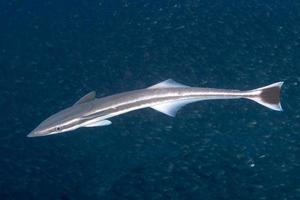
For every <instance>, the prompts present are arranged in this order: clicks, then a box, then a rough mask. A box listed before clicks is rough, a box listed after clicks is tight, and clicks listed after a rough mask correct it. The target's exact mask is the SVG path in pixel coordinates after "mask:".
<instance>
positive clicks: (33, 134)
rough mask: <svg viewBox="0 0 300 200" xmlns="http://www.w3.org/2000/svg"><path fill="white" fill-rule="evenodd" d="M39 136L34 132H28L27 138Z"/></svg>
mask: <svg viewBox="0 0 300 200" xmlns="http://www.w3.org/2000/svg"><path fill="white" fill-rule="evenodd" d="M38 136H40V135H38V134H36V133H35V132H34V131H32V132H30V133H29V134H28V135H27V137H38Z"/></svg>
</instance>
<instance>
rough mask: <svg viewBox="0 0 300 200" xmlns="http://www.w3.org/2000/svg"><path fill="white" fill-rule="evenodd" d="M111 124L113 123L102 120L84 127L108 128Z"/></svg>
mask: <svg viewBox="0 0 300 200" xmlns="http://www.w3.org/2000/svg"><path fill="white" fill-rule="evenodd" d="M110 124H111V121H109V120H102V121H96V122H91V123H88V124H86V125H84V127H97V126H108V125H110Z"/></svg>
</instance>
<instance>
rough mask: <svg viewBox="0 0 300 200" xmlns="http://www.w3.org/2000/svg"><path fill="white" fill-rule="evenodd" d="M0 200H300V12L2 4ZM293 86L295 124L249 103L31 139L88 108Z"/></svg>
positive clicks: (261, 4) (232, 1) (289, 98)
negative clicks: (112, 100)
mask: <svg viewBox="0 0 300 200" xmlns="http://www.w3.org/2000/svg"><path fill="white" fill-rule="evenodd" d="M0 11H1V12H0V28H1V29H0V70H1V71H0V88H1V89H0V108H1V109H0V110H1V117H0V199H62V200H69V199H174V200H175V199H197V200H198V199H207V200H213V199H218V200H219V199H224V200H225V199H226V200H227V199H228V200H229V199H230V200H232V199H260V200H265V199H280V200H292V199H300V156H299V155H300V149H299V148H300V142H299V141H300V132H299V131H300V129H299V128H300V122H299V120H300V113H299V111H300V107H299V100H300V96H299V92H300V90H299V84H300V3H299V1H295V0H285V1H279V0H275V1H274V0H273V1H261V0H255V1H251V0H250V1H249V0H225V1H215V0H191V1H189V0H186V1H185V0H183V1H175V0H168V1H164V0H162V1H153V0H152V1H150V0H141V1H139V0H123V1H113V0H111V1H109V0H106V1H103V0H98V1H79V0H73V1H61V0H59V1H58V0H52V1H49V0H48V1H40V0H31V1H17V0H9V1H5V0H2V1H1V2H0ZM168 78H173V79H174V80H176V81H178V82H181V83H184V84H188V85H191V86H203V87H216V88H236V89H253V88H256V87H260V86H263V85H267V84H270V83H273V82H276V81H285V84H284V86H283V91H282V105H283V108H284V112H276V111H272V110H269V109H267V108H264V107H262V106H260V105H258V104H256V103H253V102H250V101H247V100H231V101H229V100H228V101H207V102H200V103H195V104H191V105H188V106H186V107H185V108H184V109H182V110H181V111H180V112H179V113H178V115H177V117H176V118H170V117H168V116H165V115H163V114H161V113H158V112H156V111H153V110H151V109H145V110H139V111H136V112H132V113H128V114H126V115H122V116H119V117H116V118H113V119H112V122H113V124H112V125H111V126H107V127H99V128H86V129H79V130H76V131H74V132H71V133H66V134H61V135H53V136H48V137H40V138H27V137H26V135H27V134H28V133H29V132H30V131H31V130H32V129H33V128H35V127H36V126H37V125H38V124H39V123H40V122H41V121H42V120H44V119H45V118H47V117H48V116H49V115H51V114H53V113H55V112H57V111H59V110H61V109H63V108H65V107H68V106H70V105H72V104H73V103H74V102H76V101H77V100H78V99H79V98H80V97H81V96H83V95H85V94H86V93H88V92H90V91H91V90H96V91H97V96H98V97H101V96H105V95H110V94H114V93H118V92H122V91H127V90H132V89H138V88H144V87H147V86H150V85H152V84H155V83H158V82H160V81H163V80H165V79H168Z"/></svg>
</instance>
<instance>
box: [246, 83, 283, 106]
mask: <svg viewBox="0 0 300 200" xmlns="http://www.w3.org/2000/svg"><path fill="white" fill-rule="evenodd" d="M282 84H283V82H277V83H273V84H271V85H268V86H265V87H261V88H257V89H255V90H250V91H249V92H250V93H255V95H250V96H249V97H247V98H248V99H251V100H253V101H256V102H257V103H259V104H261V105H263V106H266V107H268V108H270V109H272V110H277V111H282V107H281V104H280V90H281V86H282Z"/></svg>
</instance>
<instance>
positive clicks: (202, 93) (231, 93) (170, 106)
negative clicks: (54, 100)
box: [28, 79, 283, 137]
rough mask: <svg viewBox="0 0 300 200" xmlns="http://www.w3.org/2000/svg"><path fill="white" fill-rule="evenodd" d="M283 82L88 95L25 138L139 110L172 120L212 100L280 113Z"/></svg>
mask: <svg viewBox="0 0 300 200" xmlns="http://www.w3.org/2000/svg"><path fill="white" fill-rule="evenodd" d="M282 84H283V82H277V83H274V84H271V85H268V86H266V87H262V88H258V89H254V90H248V91H240V90H231V89H215V88H200V87H189V86H186V85H183V84H180V83H177V82H175V81H173V80H172V79H168V80H166V81H163V82H161V83H158V84H156V85H153V86H151V87H149V88H146V89H140V90H133V91H128V92H123V93H119V94H115V95H111V96H107V97H103V98H99V99H98V98H96V93H95V92H90V93H88V94H87V95H85V96H84V97H82V98H81V99H80V100H78V101H77V102H76V103H75V104H74V105H73V106H71V107H69V108H67V109H64V110H62V111H60V112H58V113H56V114H54V115H52V116H51V117H49V118H48V119H46V120H44V121H43V122H42V123H41V124H40V125H39V126H38V127H37V128H36V129H34V130H33V131H32V132H31V133H30V134H29V135H28V137H37V136H46V135H52V134H58V133H63V132H67V131H71V130H75V129H78V128H80V127H96V126H106V125H110V124H111V121H110V120H108V119H110V118H112V117H115V116H118V115H121V114H124V113H127V112H130V111H134V110H138V109H142V108H147V107H150V108H153V109H155V110H157V111H159V112H162V113H164V114H166V115H169V116H172V117H175V115H176V113H177V111H178V110H179V109H180V108H181V107H183V106H184V105H186V104H189V103H193V102H197V101H202V100H212V99H240V98H246V99H250V100H253V101H256V102H257V103H259V104H262V105H264V106H266V107H268V108H270V109H273V110H277V111H282V107H281V104H280V89H281V86H282Z"/></svg>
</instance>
